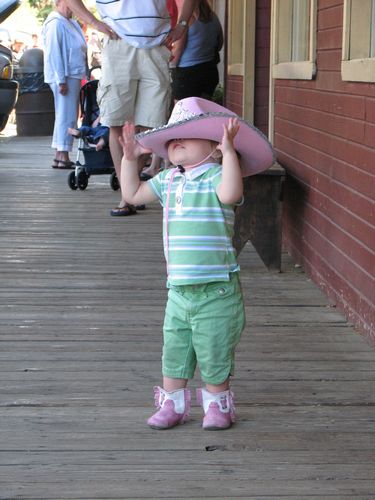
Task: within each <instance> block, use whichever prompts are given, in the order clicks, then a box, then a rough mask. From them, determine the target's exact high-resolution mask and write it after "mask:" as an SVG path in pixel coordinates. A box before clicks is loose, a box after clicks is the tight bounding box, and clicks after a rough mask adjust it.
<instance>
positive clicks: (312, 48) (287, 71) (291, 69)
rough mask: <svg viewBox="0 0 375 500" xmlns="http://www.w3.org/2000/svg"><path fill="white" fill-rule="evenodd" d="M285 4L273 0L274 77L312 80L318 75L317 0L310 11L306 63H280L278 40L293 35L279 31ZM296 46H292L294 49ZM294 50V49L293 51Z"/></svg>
mask: <svg viewBox="0 0 375 500" xmlns="http://www.w3.org/2000/svg"><path fill="white" fill-rule="evenodd" d="M282 4H283V2H282V1H280V0H272V40H271V50H272V77H273V78H283V79H290V80H294V79H296V80H312V79H313V78H314V77H315V74H316V17H317V0H310V9H309V21H310V22H309V33H308V43H309V48H308V59H307V60H306V61H292V60H291V61H288V62H279V61H278V60H277V54H278V50H277V49H278V46H277V44H278V40H279V36H289V37H291V36H292V33H288V32H285V33H284V32H282V33H279V30H278V26H279V23H278V19H279V13H280V9H282V8H283V5H282ZM293 46H294V44H292V47H293ZM293 50H294V49H293Z"/></svg>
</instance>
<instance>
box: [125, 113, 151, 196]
mask: <svg viewBox="0 0 375 500" xmlns="http://www.w3.org/2000/svg"><path fill="white" fill-rule="evenodd" d="M119 141H120V144H121V146H122V151H123V157H122V161H121V193H122V196H123V197H124V200H125V201H126V202H127V203H130V204H131V205H143V204H144V203H150V202H152V201H155V200H157V199H158V198H157V196H156V194H155V193H154V191H153V190H152V189H151V187H150V186H149V185H148V184H147V182H142V181H140V180H139V175H138V158H139V157H140V156H141V155H142V154H144V153H150V152H151V151H149V150H147V149H145V148H143V147H142V146H141V145H140V144H139V143H138V142H137V141H136V140H135V138H134V123H131V122H125V125H124V126H123V127H122V135H120V136H119Z"/></svg>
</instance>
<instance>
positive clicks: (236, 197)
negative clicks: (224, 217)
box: [216, 118, 243, 205]
mask: <svg viewBox="0 0 375 500" xmlns="http://www.w3.org/2000/svg"><path fill="white" fill-rule="evenodd" d="M239 128H240V125H239V123H238V120H237V118H230V119H229V122H228V125H224V134H223V139H222V141H221V144H219V146H218V147H217V149H219V150H220V151H221V152H222V154H223V161H222V174H221V182H220V184H219V185H218V186H217V188H216V194H217V196H218V198H219V200H220V201H221V203H224V204H228V205H233V204H234V203H237V202H239V201H240V200H241V198H242V195H243V180H242V174H241V167H240V162H239V160H238V156H237V153H236V151H235V149H234V146H233V140H234V138H235V136H236V134H237V132H238V130H239Z"/></svg>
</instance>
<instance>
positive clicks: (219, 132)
mask: <svg viewBox="0 0 375 500" xmlns="http://www.w3.org/2000/svg"><path fill="white" fill-rule="evenodd" d="M233 116H235V115H233V114H229V113H207V114H203V115H199V116H196V117H193V118H189V119H188V120H183V121H180V122H175V123H173V124H170V125H165V126H163V127H159V128H156V129H152V130H148V131H146V132H142V133H140V134H137V135H136V140H137V141H138V142H139V143H140V144H141V145H142V146H143V147H144V148H146V149H150V150H151V151H152V152H153V153H155V154H156V155H157V156H160V157H162V158H168V147H167V146H168V142H169V141H171V140H172V139H208V140H211V141H215V142H219V143H220V142H221V140H222V138H223V130H224V129H223V125H226V124H227V123H228V119H229V118H233ZM238 122H239V124H240V128H239V130H238V132H237V134H236V136H235V138H234V147H235V149H236V151H237V152H238V153H239V154H240V164H241V170H242V176H243V177H248V176H250V175H254V174H257V173H259V172H262V171H264V170H267V169H268V168H269V167H270V166H271V165H272V164H273V163H274V154H273V150H272V146H271V144H270V143H269V141H268V139H267V138H266V137H265V136H264V135H263V134H262V132H261V131H260V130H258V129H257V128H256V127H254V126H253V125H251V124H250V123H248V122H246V121H245V120H243V119H242V118H238Z"/></svg>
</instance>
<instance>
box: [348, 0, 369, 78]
mask: <svg viewBox="0 0 375 500" xmlns="http://www.w3.org/2000/svg"><path fill="white" fill-rule="evenodd" d="M341 75H342V79H343V80H348V81H354V82H375V0H346V1H345V3H344V29H343V44H342V62H341Z"/></svg>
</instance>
